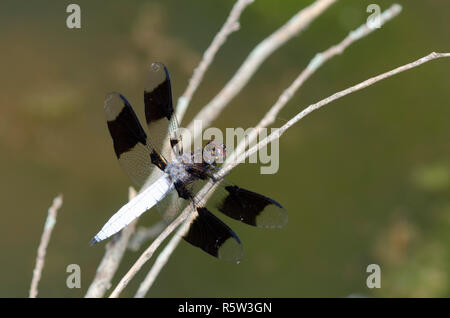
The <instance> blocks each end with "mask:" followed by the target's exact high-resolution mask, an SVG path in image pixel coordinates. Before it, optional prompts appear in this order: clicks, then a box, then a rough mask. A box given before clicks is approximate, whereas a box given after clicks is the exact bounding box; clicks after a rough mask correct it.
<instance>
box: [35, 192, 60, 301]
mask: <svg viewBox="0 0 450 318" xmlns="http://www.w3.org/2000/svg"><path fill="white" fill-rule="evenodd" d="M62 203H63V196H62V194H60V195H58V196H57V197H56V198H54V199H53V203H52V206H51V207H50V208H49V209H48V215H47V219H46V220H45V225H44V232H43V233H42V236H41V243H40V244H39V247H38V254H37V257H36V266H35V267H34V270H33V278H32V279H31V287H30V298H36V296H37V294H38V284H39V280H40V279H41V274H42V269H43V268H44V263H45V254H46V251H47V246H48V243H49V242H50V237H51V235H52V231H53V228H54V227H55V224H56V216H57V215H58V210H59V208H61V205H62Z"/></svg>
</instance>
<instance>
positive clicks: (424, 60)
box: [216, 52, 450, 178]
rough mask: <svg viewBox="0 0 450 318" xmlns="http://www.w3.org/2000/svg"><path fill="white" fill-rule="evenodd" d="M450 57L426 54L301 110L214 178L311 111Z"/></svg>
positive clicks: (225, 172) (278, 135) (272, 139)
mask: <svg viewBox="0 0 450 318" xmlns="http://www.w3.org/2000/svg"><path fill="white" fill-rule="evenodd" d="M445 57H450V53H436V52H432V53H430V54H428V55H427V56H424V57H422V58H420V59H418V60H416V61H414V62H411V63H408V64H405V65H403V66H400V67H397V68H395V69H393V70H391V71H388V72H385V73H383V74H380V75H378V76H374V77H372V78H369V79H368V80H365V81H364V82H361V83H359V84H357V85H354V86H352V87H349V88H347V89H345V90H342V91H340V92H337V93H335V94H333V95H331V96H329V97H327V98H325V99H322V100H321V101H319V102H317V103H315V104H311V105H309V106H308V107H306V108H305V109H304V110H302V111H301V112H300V113H298V114H297V115H296V116H294V117H293V118H292V119H291V120H289V121H288V122H287V123H286V124H284V125H283V126H282V127H281V128H279V129H277V130H276V131H274V132H273V133H271V134H270V135H269V136H267V137H266V138H264V139H263V140H261V141H260V142H259V143H258V144H257V145H255V146H253V147H251V148H250V149H249V150H247V151H246V152H245V153H244V154H242V155H241V156H240V157H239V158H238V160H237V161H235V162H232V163H230V164H229V165H227V166H225V167H223V168H222V169H221V170H220V171H219V172H218V173H217V175H216V178H223V177H224V176H225V175H227V174H228V173H229V172H230V171H231V170H232V169H233V168H234V167H236V166H237V165H238V164H240V163H242V162H243V161H244V160H245V159H246V158H248V157H249V156H251V155H252V154H254V153H255V152H257V151H258V150H260V149H262V148H263V147H265V146H267V145H268V144H269V143H271V142H272V141H274V140H275V139H279V138H280V137H281V135H282V134H284V133H285V132H286V130H288V129H289V128H290V127H292V126H293V125H294V124H295V123H297V122H298V121H300V120H301V119H303V118H304V117H306V116H307V115H309V114H310V113H312V112H313V111H315V110H317V109H319V108H321V107H323V106H325V105H327V104H329V103H331V102H334V101H335V100H337V99H340V98H342V97H344V96H346V95H349V94H352V93H354V92H357V91H359V90H361V89H363V88H366V87H368V86H371V85H373V84H375V83H377V82H379V81H381V80H384V79H386V78H388V77H391V76H394V75H397V74H399V73H401V72H404V71H407V70H410V69H412V68H415V67H417V66H420V65H422V64H424V63H427V62H430V61H432V60H435V59H438V58H445Z"/></svg>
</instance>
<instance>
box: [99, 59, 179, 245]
mask: <svg viewBox="0 0 450 318" xmlns="http://www.w3.org/2000/svg"><path fill="white" fill-rule="evenodd" d="M168 74H169V73H168V72H167V69H166V68H165V66H164V65H162V64H161V63H153V64H152V66H151V67H150V70H149V73H148V78H147V85H146V89H145V92H144V104H145V116H146V121H147V124H148V126H149V128H152V129H151V130H152V131H154V129H153V128H154V127H153V126H154V125H153V123H155V122H157V121H159V119H163V118H166V119H167V121H166V125H169V124H170V125H171V127H172V128H170V129H169V130H168V129H167V126H166V127H165V130H164V129H163V130H164V131H165V132H164V133H162V134H156V133H155V134H154V135H152V136H151V140H150V138H149V137H148V136H147V134H146V133H145V130H144V129H143V128H142V126H141V124H140V122H139V119H138V117H137V116H136V113H135V112H134V110H133V108H132V106H131V104H130V103H129V102H128V101H127V99H126V98H125V97H124V96H123V95H121V94H120V93H110V94H108V95H107V96H106V100H105V115H106V121H107V124H108V130H109V133H110V135H111V138H112V140H113V146H114V151H115V153H116V156H117V159H118V160H119V163H120V165H121V166H122V168H123V170H124V171H125V172H126V174H127V175H128V176H129V177H130V178H131V180H133V182H134V183H135V184H136V185H137V186H139V187H142V186H143V185H144V184H145V183H146V181H147V180H148V178H149V176H150V175H151V173H152V171H153V169H154V167H155V166H156V167H157V168H159V170H160V171H161V173H160V174H159V176H158V178H157V179H156V180H155V181H154V182H153V183H152V184H151V185H149V186H148V187H146V188H145V189H144V190H143V191H142V192H141V193H139V195H138V196H137V197H135V198H134V199H133V200H131V201H130V202H128V203H127V204H125V205H124V206H123V207H122V208H121V209H120V210H119V211H117V212H116V213H115V214H114V215H113V216H112V217H111V218H110V219H109V220H108V222H107V223H106V224H105V225H104V226H103V228H102V229H101V231H100V232H99V233H97V235H96V236H95V237H94V239H93V240H92V241H91V243H92V244H93V243H95V242H99V241H102V240H104V239H106V238H108V237H110V236H111V235H113V234H115V233H117V232H118V231H120V230H121V229H122V228H124V227H125V226H126V225H128V224H129V223H130V222H132V221H133V220H134V219H136V218H137V217H139V216H140V215H141V214H142V213H144V212H145V211H147V210H148V209H150V208H151V207H153V206H154V205H155V204H156V203H158V202H159V201H161V200H162V199H163V198H164V197H165V196H166V195H167V194H168V193H170V192H171V191H172V190H173V184H172V182H171V180H170V179H169V178H168V176H167V175H166V174H165V173H163V172H164V170H165V168H166V166H167V159H166V158H169V154H168V156H167V157H165V156H163V155H161V150H162V149H163V148H162V147H163V145H164V140H168V138H167V132H172V131H176V130H177V128H178V127H177V125H176V119H174V118H173V117H172V116H173V115H174V114H173V105H172V90H171V87H170V79H169V75H168Z"/></svg>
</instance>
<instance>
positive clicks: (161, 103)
mask: <svg viewBox="0 0 450 318" xmlns="http://www.w3.org/2000/svg"><path fill="white" fill-rule="evenodd" d="M144 104H145V120H146V123H147V127H148V130H149V133H150V135H151V136H152V138H155V139H157V140H155V141H154V142H153V145H154V147H155V149H156V151H158V152H159V153H161V154H162V156H163V157H166V158H167V159H169V158H170V157H171V155H172V154H173V153H171V152H170V150H171V149H173V150H174V152H175V153H176V154H177V155H179V154H181V152H182V150H181V148H180V147H181V143H180V139H181V136H180V135H179V127H178V121H177V119H176V116H175V113H174V108H173V101H172V85H171V82H170V76H169V71H168V70H167V68H166V66H165V65H164V64H162V63H159V62H155V63H152V65H151V66H150V70H149V71H148V73H147V78H146V81H145V90H144ZM167 137H169V138H167Z"/></svg>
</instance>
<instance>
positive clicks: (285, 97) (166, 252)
mask: <svg viewBox="0 0 450 318" xmlns="http://www.w3.org/2000/svg"><path fill="white" fill-rule="evenodd" d="M401 10H402V7H401V6H400V5H398V4H394V5H392V6H391V7H390V8H389V9H387V10H385V11H384V12H383V13H382V14H381V16H380V26H382V25H384V24H385V23H386V22H388V21H389V20H391V19H393V18H394V17H396V16H397V15H398V14H399V13H400V12H401ZM374 30H377V29H376V28H370V27H369V26H368V25H367V24H363V25H361V26H360V27H359V28H357V29H356V30H354V31H351V32H350V33H349V34H348V36H347V37H346V38H345V39H344V40H342V41H341V42H340V43H339V44H337V45H334V46H332V47H330V48H329V49H327V50H326V51H324V52H322V53H318V54H316V56H315V57H314V58H313V59H312V60H311V61H310V63H309V64H308V66H307V67H306V69H305V70H304V71H303V72H301V73H300V75H299V76H298V77H297V78H296V79H295V81H294V82H293V83H292V84H291V85H290V86H289V87H288V88H287V89H286V90H285V91H284V92H283V93H282V94H281V96H280V97H279V98H278V100H277V101H276V103H275V104H274V105H273V106H272V107H271V108H270V110H269V112H267V114H266V115H265V116H264V117H263V118H262V119H261V121H260V122H259V123H258V124H257V125H256V127H255V129H254V130H252V131H251V133H250V135H249V136H248V138H244V139H243V140H242V141H241V142H240V143H239V145H238V146H237V147H236V149H235V150H234V151H233V152H232V153H231V154H230V155H229V156H228V158H227V161H226V162H225V165H227V164H228V163H230V162H233V161H234V160H236V158H237V156H238V155H239V154H241V153H243V152H244V150H245V149H246V147H247V145H248V144H252V142H253V141H254V140H255V139H256V137H257V136H258V134H259V131H260V130H261V129H262V128H264V127H267V126H269V125H270V124H272V123H273V122H274V121H275V119H276V116H277V115H278V113H279V112H280V111H281V109H282V108H283V107H284V106H285V105H286V104H287V102H288V101H289V100H290V99H291V98H292V96H293V95H294V94H295V93H296V91H297V90H298V89H299V88H300V87H301V86H302V85H303V83H304V82H305V81H306V80H307V79H308V78H310V77H311V75H312V74H313V73H314V72H315V71H316V70H317V69H318V68H319V67H320V66H322V65H323V64H324V63H325V62H326V61H328V60H329V59H331V58H332V57H334V56H336V55H338V54H342V53H343V52H344V50H345V49H346V48H347V47H349V46H350V45H351V44H352V43H354V42H355V41H357V40H359V39H361V38H363V37H365V36H367V35H369V34H370V33H372V31H374ZM188 224H189V223H188V222H186V223H185V225H184V226H183V227H180V228H179V229H178V230H177V233H176V235H174V236H173V237H172V239H171V240H170V241H169V243H167V245H166V246H165V247H164V249H163V250H162V251H161V253H159V255H158V257H157V258H156V260H155V263H154V264H153V266H152V268H151V269H150V271H149V273H148V274H147V276H146V277H145V279H144V280H143V281H142V283H141V285H140V286H139V289H138V291H137V293H136V295H135V297H136V298H141V297H145V295H146V294H147V293H148V290H149V289H150V288H151V286H152V285H153V282H154V281H155V279H156V277H157V276H158V274H159V273H160V271H161V270H162V268H163V267H164V266H165V265H166V263H167V262H168V260H169V258H170V255H171V254H172V253H173V251H174V250H175V248H176V247H177V245H178V243H179V242H180V240H181V237H182V236H183V235H184V233H185V231H187V229H186V228H185V227H186V226H187V225H188Z"/></svg>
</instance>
